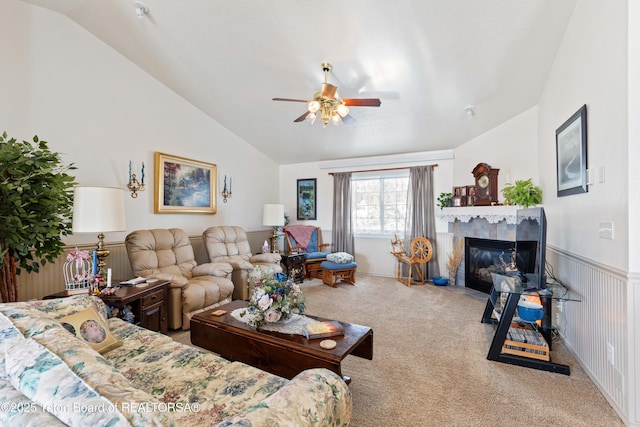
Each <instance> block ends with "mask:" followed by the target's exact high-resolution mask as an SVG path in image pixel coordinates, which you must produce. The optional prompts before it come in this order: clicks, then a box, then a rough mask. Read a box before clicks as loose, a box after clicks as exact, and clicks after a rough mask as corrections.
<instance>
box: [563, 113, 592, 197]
mask: <svg viewBox="0 0 640 427" xmlns="http://www.w3.org/2000/svg"><path fill="white" fill-rule="evenodd" d="M556 160H557V165H556V166H557V174H558V175H557V178H558V197H562V196H569V195H571V194H579V193H586V192H587V191H589V190H588V187H587V106H586V105H583V106H582V107H580V109H579V110H578V111H576V112H575V113H574V114H573V115H572V116H571V117H569V119H568V120H567V121H566V122H564V123H563V124H562V126H560V127H559V128H558V129H557V130H556Z"/></svg>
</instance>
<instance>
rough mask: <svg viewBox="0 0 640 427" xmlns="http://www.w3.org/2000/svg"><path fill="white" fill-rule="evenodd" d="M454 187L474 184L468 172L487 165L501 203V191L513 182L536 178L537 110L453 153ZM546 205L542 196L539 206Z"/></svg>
mask: <svg viewBox="0 0 640 427" xmlns="http://www.w3.org/2000/svg"><path fill="white" fill-rule="evenodd" d="M454 151H455V158H456V161H455V166H454V175H453V180H454V184H453V185H454V186H461V185H473V184H475V181H474V178H473V174H472V173H471V171H472V170H473V168H475V167H476V165H477V164H478V163H487V164H488V165H490V166H491V167H492V168H497V169H500V172H499V173H498V191H499V192H500V194H499V197H498V201H499V202H500V203H502V202H504V196H503V195H502V192H501V190H502V188H504V186H505V184H506V183H513V182H514V181H516V180H526V179H529V178H532V179H533V183H534V184H536V185H540V179H539V174H538V158H537V153H538V108H537V107H533V108H530V109H529V110H527V111H525V112H523V113H521V114H518V115H517V116H515V117H514V118H512V119H511V120H508V121H506V122H504V123H502V124H501V125H499V126H496V127H495V128H493V129H491V130H490V131H488V132H485V133H484V134H482V135H480V136H478V137H476V138H474V139H472V140H470V141H468V142H467V143H465V144H462V145H460V146H458V147H457V148H456V149H455V150H454ZM545 202H546V193H543V198H542V203H543V204H544V203H545Z"/></svg>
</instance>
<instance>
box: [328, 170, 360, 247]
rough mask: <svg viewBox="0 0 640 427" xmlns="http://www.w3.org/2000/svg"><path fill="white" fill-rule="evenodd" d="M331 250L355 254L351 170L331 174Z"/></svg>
mask: <svg viewBox="0 0 640 427" xmlns="http://www.w3.org/2000/svg"><path fill="white" fill-rule="evenodd" d="M331 244H332V245H331V251H332V252H347V253H349V254H352V255H355V248H354V238H353V225H352V223H351V172H343V173H334V174H333V231H332V234H331Z"/></svg>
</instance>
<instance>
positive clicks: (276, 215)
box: [262, 204, 284, 253]
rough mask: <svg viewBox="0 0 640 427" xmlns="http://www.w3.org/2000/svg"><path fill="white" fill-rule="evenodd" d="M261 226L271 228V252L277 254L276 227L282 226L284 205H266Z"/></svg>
mask: <svg viewBox="0 0 640 427" xmlns="http://www.w3.org/2000/svg"><path fill="white" fill-rule="evenodd" d="M262 225H270V226H272V227H273V235H272V236H271V252H273V253H278V252H279V251H278V243H277V239H278V227H281V226H283V225H284V205H278V204H266V205H264V210H263V211H262Z"/></svg>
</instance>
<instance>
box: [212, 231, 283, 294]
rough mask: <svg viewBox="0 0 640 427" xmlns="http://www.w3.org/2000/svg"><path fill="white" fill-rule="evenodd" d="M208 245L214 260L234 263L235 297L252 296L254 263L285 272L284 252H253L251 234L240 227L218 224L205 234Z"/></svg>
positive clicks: (232, 276)
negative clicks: (248, 234) (251, 281)
mask: <svg viewBox="0 0 640 427" xmlns="http://www.w3.org/2000/svg"><path fill="white" fill-rule="evenodd" d="M202 238H203V239H204V246H205V248H206V249H207V253H208V254H209V261H211V262H226V263H229V264H231V267H233V272H232V273H231V281H232V282H233V285H234V291H233V299H241V300H248V299H249V273H250V272H251V271H252V270H253V268H254V266H256V265H261V266H263V267H268V268H270V269H271V270H272V271H273V272H274V273H281V272H282V267H281V266H280V260H281V259H282V257H281V255H280V254H278V253H264V254H257V255H252V254H251V247H250V246H249V239H248V238H247V233H246V232H245V231H244V229H243V228H242V227H238V226H228V225H222V226H214V227H209V228H207V229H206V230H205V231H204V233H202Z"/></svg>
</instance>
